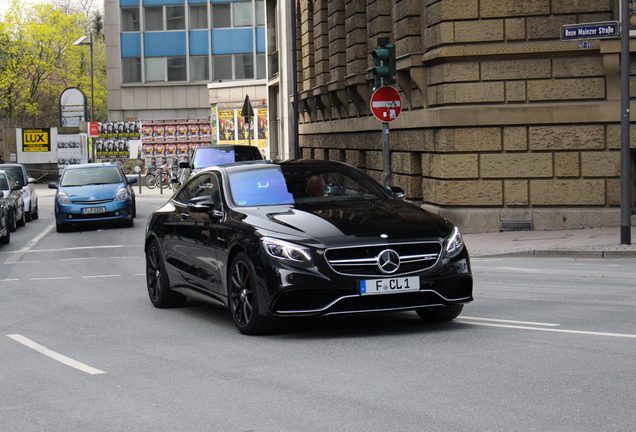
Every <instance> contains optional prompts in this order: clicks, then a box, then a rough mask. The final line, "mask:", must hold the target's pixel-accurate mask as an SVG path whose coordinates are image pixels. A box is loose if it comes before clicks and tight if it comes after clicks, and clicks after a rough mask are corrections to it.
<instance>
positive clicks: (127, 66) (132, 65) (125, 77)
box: [121, 58, 141, 83]
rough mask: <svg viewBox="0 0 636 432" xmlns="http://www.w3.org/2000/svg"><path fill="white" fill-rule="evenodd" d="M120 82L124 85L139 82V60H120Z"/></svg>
mask: <svg viewBox="0 0 636 432" xmlns="http://www.w3.org/2000/svg"><path fill="white" fill-rule="evenodd" d="M121 71H122V81H123V82H124V83H138V82H141V59H140V58H123V59H121Z"/></svg>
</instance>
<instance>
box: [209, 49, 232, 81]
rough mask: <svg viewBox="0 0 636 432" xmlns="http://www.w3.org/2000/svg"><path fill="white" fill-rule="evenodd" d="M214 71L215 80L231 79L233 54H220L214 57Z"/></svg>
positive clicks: (213, 77)
mask: <svg viewBox="0 0 636 432" xmlns="http://www.w3.org/2000/svg"><path fill="white" fill-rule="evenodd" d="M212 64H213V72H214V75H213V76H212V79H213V80H214V81H219V80H231V79H232V56H231V55H218V56H214V57H212Z"/></svg>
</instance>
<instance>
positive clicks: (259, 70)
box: [256, 54, 265, 79]
mask: <svg viewBox="0 0 636 432" xmlns="http://www.w3.org/2000/svg"><path fill="white" fill-rule="evenodd" d="M256 78H257V79H263V78H265V54H256Z"/></svg>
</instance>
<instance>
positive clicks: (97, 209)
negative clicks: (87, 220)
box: [82, 207, 106, 214]
mask: <svg viewBox="0 0 636 432" xmlns="http://www.w3.org/2000/svg"><path fill="white" fill-rule="evenodd" d="M82 213H83V214H99V213H106V207H84V208H83V209H82Z"/></svg>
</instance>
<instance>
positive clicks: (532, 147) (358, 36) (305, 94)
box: [296, 0, 636, 232]
mask: <svg viewBox="0 0 636 432" xmlns="http://www.w3.org/2000/svg"><path fill="white" fill-rule="evenodd" d="M297 8H298V12H299V13H298V19H297V23H296V25H297V41H298V43H297V46H298V50H297V53H298V69H297V70H298V73H297V79H298V91H299V107H300V111H301V114H300V122H301V124H300V127H299V131H300V137H299V142H300V146H301V152H302V156H304V157H311V158H318V159H329V160H340V161H346V162H349V163H352V164H355V165H357V166H359V167H362V168H364V169H365V170H366V171H367V172H369V173H370V174H371V175H373V176H374V177H376V178H377V179H378V180H379V179H380V178H381V170H382V152H381V124H380V123H379V122H378V121H377V120H375V119H374V118H373V117H372V116H371V115H370V110H369V97H370V94H371V91H372V88H371V87H372V75H371V68H372V67H373V64H372V59H371V56H370V53H371V50H373V49H374V48H375V46H376V41H377V38H378V37H380V36H388V37H389V38H390V39H391V41H393V42H394V43H395V45H396V53H397V57H398V61H397V68H398V87H399V89H400V92H401V94H402V98H403V111H402V114H401V116H400V118H399V119H398V120H397V121H395V122H393V123H391V134H390V137H391V155H392V156H391V159H392V161H391V166H392V173H393V174H392V182H393V184H394V185H396V186H401V187H403V188H404V189H405V190H406V192H407V197H408V198H409V199H412V200H415V201H420V202H422V205H423V206H424V207H425V208H428V209H430V210H433V211H435V212H437V213H440V214H442V215H445V216H448V217H449V218H451V219H452V220H454V221H455V222H457V223H459V224H460V225H462V226H463V228H464V230H465V231H468V232H471V231H472V232H476V231H496V230H499V229H510V228H522V229H523V228H525V229H559V228H576V227H591V226H618V225H619V219H620V217H619V205H620V180H619V177H620V125H619V122H620V76H619V51H620V46H619V40H603V41H598V40H595V41H592V43H591V46H590V47H586V48H582V47H581V46H580V44H579V42H563V41H561V40H560V27H561V25H563V24H570V23H584V22H596V21H605V20H615V19H616V20H617V19H619V16H618V15H619V12H618V9H619V8H618V5H617V2H615V1H614V0H525V1H518V0H395V1H389V0H298V1H297ZM632 49H633V50H636V46H634V45H633V46H632ZM633 64H634V67H633V72H632V73H635V74H636V62H633ZM632 94H636V77H633V78H632ZM635 108H636V107H635ZM632 136H633V138H632V140H631V142H632V144H631V145H632V149H634V148H636V141H635V140H634V138H636V131H634V132H633V134H632ZM634 159H635V158H634V151H632V161H633V160H634ZM632 166H633V162H632ZM632 178H634V174H632ZM635 196H636V194H635V193H634V192H632V197H635Z"/></svg>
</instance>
